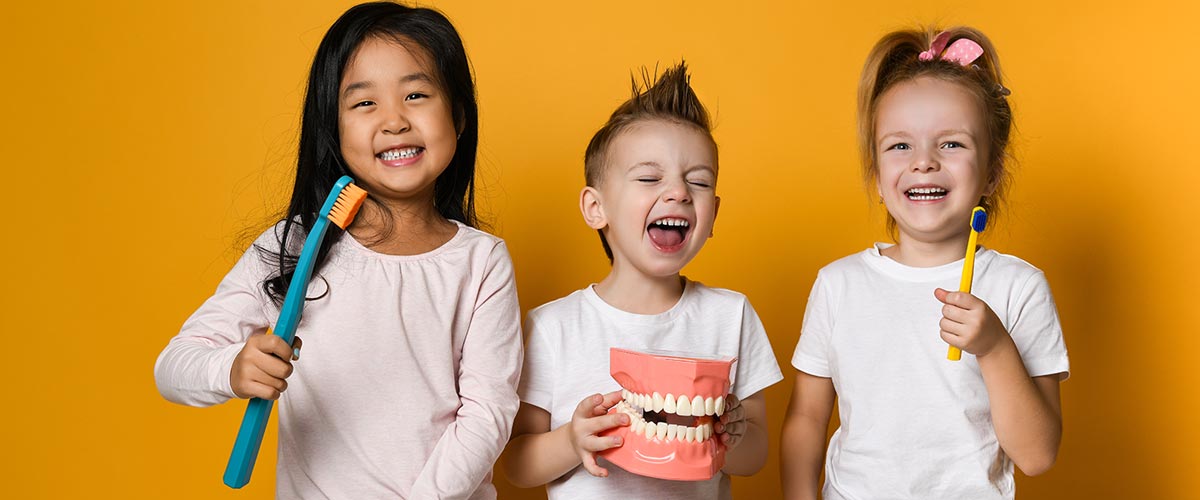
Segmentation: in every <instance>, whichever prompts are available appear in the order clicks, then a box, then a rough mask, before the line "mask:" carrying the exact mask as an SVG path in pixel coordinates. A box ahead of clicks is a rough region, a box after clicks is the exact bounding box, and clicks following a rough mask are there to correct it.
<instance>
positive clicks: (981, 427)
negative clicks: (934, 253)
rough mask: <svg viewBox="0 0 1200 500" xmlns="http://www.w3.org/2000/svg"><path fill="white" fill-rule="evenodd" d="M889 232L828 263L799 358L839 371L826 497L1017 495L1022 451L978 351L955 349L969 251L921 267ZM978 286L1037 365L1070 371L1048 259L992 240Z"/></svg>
mask: <svg viewBox="0 0 1200 500" xmlns="http://www.w3.org/2000/svg"><path fill="white" fill-rule="evenodd" d="M887 246H888V245H884V244H877V245H876V246H875V247H873V248H870V249H867V250H865V251H863V252H861V253H858V254H855V255H851V256H848V257H845V258H842V259H840V260H837V261H835V262H833V263H832V264H829V265H828V266H825V268H823V269H821V271H820V272H819V273H818V274H817V281H816V283H814V284H813V288H812V294H811V296H810V297H809V299H808V310H807V311H806V312H805V314H804V326H803V327H802V332H801V336H800V341H799V343H798V344H797V346H796V353H795V355H794V356H793V357H792V365H793V366H795V367H796V369H798V370H801V371H803V372H805V373H808V374H811V375H815V376H818V377H829V378H831V379H832V380H833V386H834V389H835V390H836V391H837V395H838V413H839V416H840V418H841V427H840V428H839V429H838V430H837V432H835V433H834V435H833V437H832V438H831V439H830V441H829V450H828V453H827V454H826V457H825V487H824V493H823V494H824V497H825V499H826V500H838V499H847V500H858V499H883V498H886V499H910V498H911V499H929V498H946V499H950V498H955V499H957V498H963V499H967V498H969V499H972V500H984V499H1011V498H1013V495H1014V492H1015V488H1014V484H1013V464H1012V461H1011V460H1010V459H1009V458H1008V457H1007V456H1006V455H1005V454H1004V451H1003V450H1001V449H1000V444H999V442H998V441H997V440H996V432H995V429H994V428H993V427H992V415H991V411H990V407H989V405H988V398H987V388H986V387H985V386H984V383H983V376H982V375H981V374H980V371H979V363H978V362H977V361H976V360H975V356H973V355H971V354H970V353H967V352H964V353H963V355H962V360H961V361H958V362H953V361H948V360H947V359H946V349H947V347H948V346H947V344H946V343H945V342H944V341H942V339H941V337H940V336H939V333H938V332H939V331H940V329H939V327H938V323H939V321H941V318H942V314H941V309H942V303H941V302H939V301H938V300H937V299H936V298H935V297H934V296H933V290H934V288H938V287H940V288H944V289H946V290H951V291H954V290H958V285H959V280H960V278H961V276H962V266H963V261H962V260H959V261H957V262H953V263H950V264H946V265H943V266H938V267H929V268H916V267H909V266H905V265H903V264H900V263H899V262H896V261H894V260H892V259H890V258H888V257H884V256H882V255H880V253H879V251H880V249H882V248H886V247H887ZM972 294H973V295H975V296H976V297H979V298H980V299H982V300H983V301H984V302H986V303H987V304H988V306H990V307H991V308H992V310H993V311H995V313H996V316H997V317H999V318H1000V321H1001V322H1002V323H1003V324H1004V327H1005V329H1007V330H1008V332H1009V334H1010V335H1012V338H1013V341H1014V342H1015V343H1016V345H1017V350H1018V351H1019V352H1020V354H1021V359H1022V360H1023V361H1024V363H1025V368H1026V369H1027V370H1028V371H1029V374H1030V376H1034V377H1037V376H1042V375H1052V374H1063V376H1064V377H1065V376H1066V374H1067V372H1068V369H1069V366H1068V362H1067V348H1066V345H1065V344H1064V343H1063V336H1062V328H1061V327H1060V326H1059V322H1058V311H1057V310H1056V309H1055V306H1054V298H1053V297H1052V296H1051V295H1050V286H1049V284H1048V283H1047V282H1046V277H1045V276H1044V275H1043V274H1042V272H1041V271H1040V270H1038V269H1037V268H1035V267H1033V266H1032V265H1030V264H1029V263H1027V262H1025V261H1023V260H1021V259H1018V258H1016V257H1013V256H1010V255H1005V254H1002V253H998V252H996V251H994V250H987V249H983V248H982V247H980V249H979V250H978V251H977V252H976V254H975V278H974V286H973V289H972Z"/></svg>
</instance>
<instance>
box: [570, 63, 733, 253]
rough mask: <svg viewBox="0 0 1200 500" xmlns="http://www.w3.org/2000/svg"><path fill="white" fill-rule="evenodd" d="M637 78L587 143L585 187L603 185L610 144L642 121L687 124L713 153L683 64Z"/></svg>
mask: <svg viewBox="0 0 1200 500" xmlns="http://www.w3.org/2000/svg"><path fill="white" fill-rule="evenodd" d="M641 76H642V82H641V83H640V84H639V82H638V80H637V78H636V77H631V78H630V80H631V82H632V86H633V94H632V96H630V98H629V99H628V100H626V101H625V102H624V103H621V105H620V106H618V107H617V109H616V111H613V113H612V115H611V116H609V118H608V121H607V122H605V123H604V126H603V127H600V130H597V131H596V134H595V135H593V136H592V140H591V141H590V142H588V146H587V151H586V152H584V155H583V176H584V179H585V181H586V182H587V185H588V186H591V187H597V186H599V185H600V184H601V183H602V182H603V181H604V173H605V170H606V169H607V163H608V162H607V161H606V160H607V156H608V147H609V145H611V144H612V142H613V140H615V139H616V138H617V136H619V135H620V134H621V132H624V131H625V130H626V129H628V128H629V127H631V126H633V125H634V124H636V123H639V122H642V121H647V120H664V121H668V122H672V123H679V124H691V125H693V126H695V127H696V129H698V130H700V131H701V132H703V133H704V135H705V136H707V137H708V140H709V142H711V143H712V145H713V152H714V153H715V152H716V149H717V142H716V141H715V140H713V136H712V126H711V124H710V123H711V122H710V121H709V118H708V110H706V109H705V108H704V104H702V103H701V102H700V98H699V97H697V96H696V92H695V91H693V90H692V86H691V77H690V76H689V75H688V71H687V63H686V62H683V61H680V62H679V64H678V65H676V66H673V67H670V68H667V69H666V71H663V74H662V76H659V77H658V79H657V80H652V78H651V76H650V72H649V71H647V70H646V69H643V70H642V75H641ZM652 81H653V84H651V82H652ZM643 89H644V90H643ZM714 167H715V165H714ZM599 233H600V244H601V245H603V246H604V253H605V255H607V256H608V260H609V261H610V262H611V261H612V258H613V256H612V248H611V247H609V245H608V240H607V239H605V238H604V232H603V231H599Z"/></svg>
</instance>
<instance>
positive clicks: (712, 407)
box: [621, 390, 725, 417]
mask: <svg viewBox="0 0 1200 500" xmlns="http://www.w3.org/2000/svg"><path fill="white" fill-rule="evenodd" d="M621 396H622V397H623V398H624V399H625V402H627V403H629V405H630V406H633V407H636V408H641V409H643V410H651V411H665V412H667V413H674V414H676V415H679V416H682V417H691V416H697V417H699V416H704V415H716V416H718V417H719V416H721V415H724V414H725V396H720V397H718V398H716V399H713V398H701V397H700V396H696V397H693V398H690V399H689V398H688V397H687V396H684V395H680V396H678V397H676V396H675V395H673V394H667V395H666V396H663V395H662V394H659V393H657V392H655V393H653V394H650V395H646V394H638V393H635V392H630V391H629V390H622V391H621Z"/></svg>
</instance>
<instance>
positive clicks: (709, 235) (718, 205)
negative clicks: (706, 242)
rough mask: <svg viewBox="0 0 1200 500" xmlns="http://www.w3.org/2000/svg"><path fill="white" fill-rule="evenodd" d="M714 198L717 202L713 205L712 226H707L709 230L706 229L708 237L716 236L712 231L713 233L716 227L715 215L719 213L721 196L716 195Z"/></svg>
mask: <svg viewBox="0 0 1200 500" xmlns="http://www.w3.org/2000/svg"><path fill="white" fill-rule="evenodd" d="M715 199H716V200H717V204H716V205H714V206H713V227H712V228H709V230H708V237H709V238H712V237H713V236H716V234H714V233H715V229H716V227H717V215H718V214H720V213H721V197H720V196H717V197H715Z"/></svg>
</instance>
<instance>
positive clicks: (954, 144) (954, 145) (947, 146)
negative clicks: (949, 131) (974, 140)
mask: <svg viewBox="0 0 1200 500" xmlns="http://www.w3.org/2000/svg"><path fill="white" fill-rule="evenodd" d="M965 147H966V146H964V145H963V143H961V142H958V141H949V142H946V143H943V144H942V149H950V148H965Z"/></svg>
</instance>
